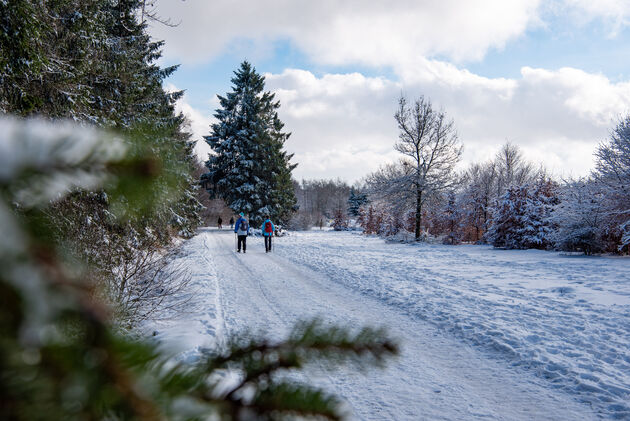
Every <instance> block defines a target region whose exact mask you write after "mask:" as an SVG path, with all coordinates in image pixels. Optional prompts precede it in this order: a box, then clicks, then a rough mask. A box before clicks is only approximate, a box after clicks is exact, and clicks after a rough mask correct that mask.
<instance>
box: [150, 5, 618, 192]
mask: <svg viewBox="0 0 630 421" xmlns="http://www.w3.org/2000/svg"><path fill="white" fill-rule="evenodd" d="M158 11H159V13H160V15H161V16H163V17H168V18H170V19H171V20H172V21H173V22H180V24H179V26H177V27H173V28H171V27H166V26H163V25H155V26H153V28H152V32H153V34H154V36H155V37H156V38H158V39H163V40H165V41H166V45H165V47H164V59H163V62H162V64H163V65H166V64H177V63H179V64H180V65H181V67H180V69H179V70H178V72H176V73H175V75H174V76H172V77H171V78H169V79H168V81H167V83H168V84H169V86H170V87H172V88H178V89H185V90H186V95H185V97H184V100H183V101H182V102H181V103H180V104H179V106H180V108H181V109H182V110H183V111H184V112H185V113H186V114H188V115H189V117H190V118H191V120H192V129H193V132H194V134H195V136H196V137H197V138H201V136H202V135H205V134H208V133H209V130H210V129H209V124H210V123H211V122H212V114H213V112H214V110H215V109H216V108H217V101H216V96H215V95H216V94H221V95H224V94H225V93H226V92H227V91H229V90H230V86H231V84H230V78H231V77H232V72H233V71H234V70H235V69H236V68H237V67H238V66H239V64H240V62H241V61H243V60H244V59H247V60H248V61H250V62H251V63H252V64H253V65H254V66H255V67H256V69H257V71H258V72H259V73H262V74H265V76H266V86H267V89H268V90H271V91H273V92H275V93H276V95H277V98H278V99H279V100H280V102H281V108H280V118H281V119H282V120H283V121H284V122H285V127H286V129H287V131H290V132H292V136H291V138H290V139H289V141H288V142H287V144H286V148H287V149H288V150H289V151H290V152H293V153H295V157H294V162H297V163H298V164H299V166H298V167H297V168H296V170H295V171H294V176H295V177H296V178H298V179H302V178H337V177H341V178H342V179H345V180H347V181H350V182H353V181H356V180H358V179H360V178H361V177H363V176H364V175H366V174H367V173H369V172H371V171H373V170H375V169H376V168H377V167H378V166H379V165H381V164H382V163H384V162H387V161H392V160H395V159H397V154H396V152H395V151H394V150H393V144H394V143H395V141H396V139H397V136H398V133H397V129H396V125H395V122H394V119H393V114H394V112H395V109H396V103H397V98H398V97H399V96H400V95H401V94H404V95H406V96H407V97H408V98H409V99H415V98H417V97H419V96H420V95H424V96H425V97H428V98H430V99H431V101H432V102H433V104H434V105H436V106H437V107H440V108H442V109H443V110H444V111H446V113H447V114H448V115H449V116H450V117H451V118H453V120H454V121H455V125H456V127H457V131H458V134H459V137H460V139H461V141H462V143H463V144H464V156H463V162H462V164H461V167H462V168H464V167H465V166H466V165H468V164H469V163H471V162H477V161H482V160H486V159H488V158H490V157H492V156H493V155H494V154H495V153H496V151H497V150H498V148H499V147H500V146H501V145H502V144H503V143H505V142H507V141H509V142H512V143H514V144H517V145H519V146H520V147H521V149H522V150H523V152H524V154H525V156H526V157H527V158H528V159H530V160H532V161H535V162H541V163H543V164H544V165H545V166H546V167H547V168H548V169H549V170H550V171H551V172H552V173H553V174H555V175H556V176H569V175H573V176H581V175H586V174H588V172H589V170H590V169H591V168H592V165H593V159H592V154H593V151H594V149H595V147H596V146H597V144H598V143H599V142H601V141H603V140H605V139H606V138H607V136H608V134H609V132H610V130H611V128H612V127H613V126H614V125H615V123H616V122H617V121H618V120H619V118H620V117H621V116H622V115H626V114H628V113H629V112H630V66H629V65H630V0H547V1H540V0H474V1H460V0H440V1H437V0H397V1H395V2H392V1H385V0H381V1H376V0H318V1H311V0H267V1H260V0H241V1H239V2H231V1H227V0H216V1H207V0H186V1H180V0H162V2H160V3H158Z"/></svg>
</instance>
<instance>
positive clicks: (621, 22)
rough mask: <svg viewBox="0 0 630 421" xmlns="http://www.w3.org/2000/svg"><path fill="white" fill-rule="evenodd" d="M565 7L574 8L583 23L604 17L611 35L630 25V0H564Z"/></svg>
mask: <svg viewBox="0 0 630 421" xmlns="http://www.w3.org/2000/svg"><path fill="white" fill-rule="evenodd" d="M564 5H565V7H568V8H569V9H570V10H571V9H572V11H573V13H574V19H575V20H576V21H578V22H581V23H586V22H589V21H591V20H593V19H602V20H603V21H604V22H606V24H607V25H608V26H609V28H610V36H611V37H614V36H616V35H617V34H618V33H619V31H620V30H621V29H622V28H623V27H625V26H629V25H630V1H628V0H564Z"/></svg>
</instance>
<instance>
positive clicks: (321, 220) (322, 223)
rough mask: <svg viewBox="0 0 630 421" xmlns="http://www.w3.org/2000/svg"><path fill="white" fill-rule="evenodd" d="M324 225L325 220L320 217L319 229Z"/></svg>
mask: <svg viewBox="0 0 630 421" xmlns="http://www.w3.org/2000/svg"><path fill="white" fill-rule="evenodd" d="M323 225H324V220H323V219H320V220H319V229H320V230H321V229H322V226H323Z"/></svg>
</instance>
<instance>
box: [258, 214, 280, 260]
mask: <svg viewBox="0 0 630 421" xmlns="http://www.w3.org/2000/svg"><path fill="white" fill-rule="evenodd" d="M266 216H267V219H265V222H263V224H262V227H261V228H260V230H261V231H262V235H263V237H264V238H265V253H269V252H270V251H271V238H272V237H273V233H274V232H276V227H275V226H274V225H273V222H271V219H269V215H266Z"/></svg>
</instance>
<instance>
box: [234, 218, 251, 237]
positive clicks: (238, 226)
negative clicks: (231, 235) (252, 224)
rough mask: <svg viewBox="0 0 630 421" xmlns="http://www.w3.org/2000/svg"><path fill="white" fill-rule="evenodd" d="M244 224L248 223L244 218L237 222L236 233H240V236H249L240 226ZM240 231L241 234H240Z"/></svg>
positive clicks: (235, 225)
mask: <svg viewBox="0 0 630 421" xmlns="http://www.w3.org/2000/svg"><path fill="white" fill-rule="evenodd" d="M242 222H247V219H245V218H243V217H242V216H241V217H239V218H238V219H237V220H236V224H234V232H236V233H238V235H247V234H249V233H248V232H247V231H246V230H241V229H240V226H241V223H242ZM239 231H240V232H239Z"/></svg>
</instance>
